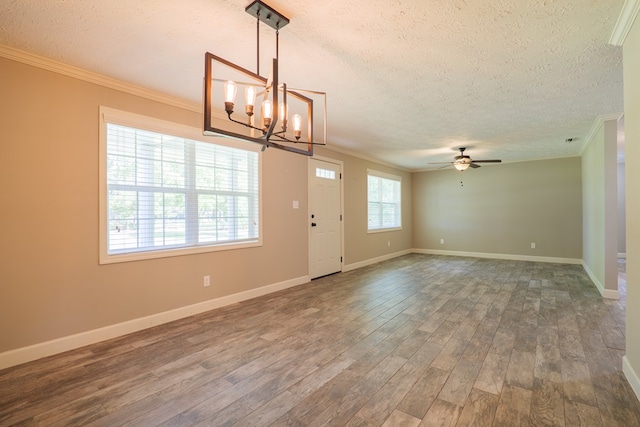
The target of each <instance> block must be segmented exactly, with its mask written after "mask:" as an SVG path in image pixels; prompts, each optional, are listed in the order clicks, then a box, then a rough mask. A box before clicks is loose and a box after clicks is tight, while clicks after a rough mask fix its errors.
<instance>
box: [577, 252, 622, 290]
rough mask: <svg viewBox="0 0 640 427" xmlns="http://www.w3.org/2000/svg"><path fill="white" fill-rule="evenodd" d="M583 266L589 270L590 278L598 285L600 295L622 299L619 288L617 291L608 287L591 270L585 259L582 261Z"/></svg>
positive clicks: (585, 269)
mask: <svg viewBox="0 0 640 427" xmlns="http://www.w3.org/2000/svg"><path fill="white" fill-rule="evenodd" d="M582 268H584V271H586V272H587V274H588V275H589V278H590V279H591V281H592V282H593V284H594V285H596V288H598V291H600V295H602V297H603V298H607V299H620V292H618V290H617V289H616V290H615V291H614V290H613V289H606V288H605V287H604V285H603V284H602V282H601V281H600V280H598V278H597V277H596V275H595V274H594V273H593V271H591V269H590V268H589V266H588V265H587V264H586V263H585V262H584V261H582Z"/></svg>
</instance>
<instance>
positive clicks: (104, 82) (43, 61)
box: [0, 45, 202, 113]
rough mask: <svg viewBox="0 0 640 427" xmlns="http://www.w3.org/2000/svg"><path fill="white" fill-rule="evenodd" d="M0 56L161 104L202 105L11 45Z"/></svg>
mask: <svg viewBox="0 0 640 427" xmlns="http://www.w3.org/2000/svg"><path fill="white" fill-rule="evenodd" d="M0 57H3V58H7V59H10V60H12V61H16V62H21V63H23V64H27V65H31V66H33V67H38V68H41V69H43V70H47V71H52V72H54V73H58V74H62V75H65V76H68V77H73V78H75V79H78V80H83V81H85V82H88V83H93V84H96V85H99V86H103V87H106V88H109V89H115V90H118V91H120V92H125V93H128V94H131V95H135V96H140V97H142V98H146V99H149V100H151V101H156V102H161V103H163V104H167V105H171V106H174V107H178V108H182V109H185V110H189V111H194V112H197V113H201V112H202V105H200V104H197V103H195V102H191V101H187V100H185V99H182V98H178V97H175V96H170V95H166V94H164V93H161V92H157V91H154V90H151V89H147V88H144V87H142V86H138V85H134V84H131V83H125V82H122V81H120V80H116V79H114V78H111V77H107V76H104V75H102V74H97V73H94V72H91V71H87V70H84V69H82V68H78V67H74V66H72V65H68V64H64V63H62V62H58V61H55V60H53V59H49V58H44V57H42V56H38V55H34V54H32V53H29V52H25V51H22V50H18V49H14V48H12V47H8V46H2V45H0Z"/></svg>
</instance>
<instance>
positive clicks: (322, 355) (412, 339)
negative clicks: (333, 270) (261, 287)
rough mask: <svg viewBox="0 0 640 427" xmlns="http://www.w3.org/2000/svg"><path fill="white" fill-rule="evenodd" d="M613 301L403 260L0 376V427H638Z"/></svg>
mask: <svg viewBox="0 0 640 427" xmlns="http://www.w3.org/2000/svg"><path fill="white" fill-rule="evenodd" d="M623 273H624V270H623V271H622V274H623ZM622 296H623V298H622V299H621V300H620V301H611V300H603V299H602V298H601V297H600V296H599V293H598V291H597V289H596V288H595V286H594V285H593V284H592V283H591V281H590V280H589V278H588V276H587V275H586V274H585V272H584V270H583V269H582V267H581V266H573V265H559V264H545V263H533V262H524V261H504V260H488V259H476V258H459V257H443V256H431V255H418V254H412V255H407V256H403V257H400V258H396V259H393V260H390V261H386V262H382V263H379V264H376V265H373V266H369V267H364V268H361V269H358V270H355V271H351V272H347V273H340V274H336V275H333V276H328V277H324V278H321V279H317V280H314V281H312V282H311V283H308V284H305V285H302V286H298V287H296V288H292V289H288V290H285V291H282V292H278V293H274V294H270V295H267V296H264V297H261V298H256V299H253V300H250V301H245V302H243V303H239V304H235V305H232V306H228V307H224V308H221V309H218V310H213V311H210V312H207V313H203V314H200V315H196V316H193V317H190V318H187V319H182V320H179V321H176V322H173V323H170V324H166V325H162V326H158V327H154V328H151V329H148V330H145V331H142V332H139V333H135V334H131V335H127V336H124V337H120V338H116V339H112V340H109V341H106V342H102V343H98V344H95V345H91V346H88V347H84V348H81V349H77V350H74V351H69V352H66V353H63V354H60V355H56V356H53V357H48V358H45V359H42V360H39V361H35V362H31V363H27V364H24V365H20V366H16V367H13V368H10V369H5V370H3V371H0V425H2V426H10V425H20V426H36V425H37V426H67V425H83V426H89V425H90V426H116V425H117V426H121V425H122V426H147V425H160V426H185V425H189V426H192V425H203V426H205V425H213V426H232V425H238V426H268V425H272V426H321V425H333V426H354V427H355V426H525V425H526V426H529V425H532V426H536V425H557V426H578V425H583V426H607V427H610V426H625V427H629V426H640V404H639V403H638V400H637V399H636V397H635V395H634V393H633V391H632V390H631V388H630V386H629V385H628V383H627V382H626V379H625V378H624V376H623V374H622V372H621V369H622V368H621V357H622V356H623V355H624V345H625V341H624V334H625V328H624V326H625V325H624V321H625V315H624V309H625V298H624V296H625V293H624V290H623V292H622Z"/></svg>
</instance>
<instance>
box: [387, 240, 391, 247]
mask: <svg viewBox="0 0 640 427" xmlns="http://www.w3.org/2000/svg"><path fill="white" fill-rule="evenodd" d="M387 247H389V248H390V247H391V240H387Z"/></svg>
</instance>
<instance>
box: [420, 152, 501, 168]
mask: <svg viewBox="0 0 640 427" xmlns="http://www.w3.org/2000/svg"><path fill="white" fill-rule="evenodd" d="M466 149H467V148H466V147H460V148H458V150H460V155H458V156H455V157H454V158H453V162H437V163H431V164H432V165H444V164H451V165H453V167H454V168H456V169H457V170H459V171H460V172H463V171H465V170H467V169H468V168H470V167H471V168H474V169H476V168H479V167H480V165H479V164H478V163H502V160H498V159H492V160H473V159H472V158H471V157H470V156H467V155H466V154H464V151H465V150H466Z"/></svg>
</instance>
